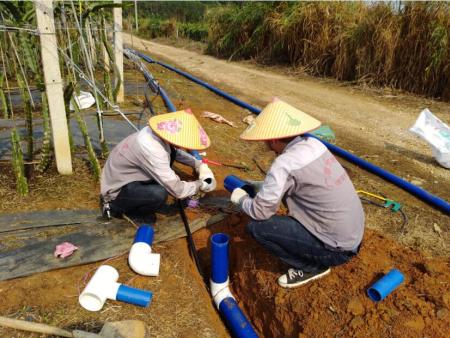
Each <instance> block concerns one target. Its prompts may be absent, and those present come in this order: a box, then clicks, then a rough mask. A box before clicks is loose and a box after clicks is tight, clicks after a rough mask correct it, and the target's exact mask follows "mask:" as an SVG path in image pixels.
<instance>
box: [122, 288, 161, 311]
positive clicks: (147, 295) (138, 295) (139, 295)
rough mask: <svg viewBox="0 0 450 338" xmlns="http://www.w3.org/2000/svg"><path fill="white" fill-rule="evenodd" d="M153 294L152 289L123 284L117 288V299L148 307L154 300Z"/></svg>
mask: <svg viewBox="0 0 450 338" xmlns="http://www.w3.org/2000/svg"><path fill="white" fill-rule="evenodd" d="M152 297H153V294H152V293H151V292H150V291H146V290H141V289H136V288H132V287H130V286H126V285H123V284H121V285H120V286H119V289H118V290H117V295H116V300H119V301H121V302H125V303H129V304H133V305H138V306H142V307H147V306H148V304H150V301H151V300H152Z"/></svg>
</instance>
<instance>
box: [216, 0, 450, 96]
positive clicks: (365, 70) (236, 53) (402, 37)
mask: <svg viewBox="0 0 450 338" xmlns="http://www.w3.org/2000/svg"><path fill="white" fill-rule="evenodd" d="M449 10H450V5H449V3H446V2H411V3H409V2H407V3H404V4H403V7H402V8H400V9H394V8H393V7H392V6H391V4H389V3H384V2H380V3H375V4H373V3H372V4H367V3H364V2H299V3H284V2H283V3H270V2H269V3H258V2H251V3H247V4H245V5H240V6H233V5H227V6H223V7H220V8H216V9H214V10H212V11H210V13H209V14H208V20H209V27H210V29H209V37H208V43H209V45H208V51H209V52H210V53H212V54H214V55H217V56H222V57H227V58H255V59H257V60H259V61H261V62H287V63H289V64H291V65H293V66H301V67H303V68H304V69H305V70H306V71H307V72H308V73H310V74H313V75H319V76H331V77H334V78H336V79H338V80H345V81H358V82H362V81H364V82H367V83H370V84H373V85H376V86H391V87H394V88H399V89H404V90H408V91H411V92H414V93H418V94H425V95H429V96H434V97H442V98H444V99H447V100H449V99H450V80H449V79H450V12H449Z"/></svg>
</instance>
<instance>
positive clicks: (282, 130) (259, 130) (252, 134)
mask: <svg viewBox="0 0 450 338" xmlns="http://www.w3.org/2000/svg"><path fill="white" fill-rule="evenodd" d="M320 125H321V122H320V121H319V120H316V119H315V118H314V117H312V116H310V115H308V114H306V113H304V112H302V111H301V110H298V109H297V108H294V107H292V106H291V105H289V104H287V103H286V102H283V101H281V100H279V99H276V98H275V99H274V100H273V101H272V102H271V103H269V104H268V105H267V106H266V107H265V108H264V109H263V110H262V111H261V113H260V114H259V115H258V116H257V117H256V118H255V119H254V120H253V121H252V122H251V123H250V125H249V126H248V127H247V129H245V130H244V132H243V133H242V134H241V138H242V139H244V140H250V141H266V140H275V139H281V138H287V137H292V136H297V135H301V134H304V133H307V132H309V131H311V130H314V129H316V128H318V127H320Z"/></svg>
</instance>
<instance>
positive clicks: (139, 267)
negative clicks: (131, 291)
mask: <svg viewBox="0 0 450 338" xmlns="http://www.w3.org/2000/svg"><path fill="white" fill-rule="evenodd" d="M153 234H154V230H153V227H152V226H150V225H146V224H143V225H141V226H140V227H139V229H138V230H137V232H136V236H135V238H134V243H133V246H132V247H131V249H130V254H129V255H128V264H129V265H130V267H131V269H132V270H133V271H134V272H136V273H138V274H140V275H143V276H158V275H159V266H160V261H161V256H160V254H155V253H152V247H151V245H152V243H153Z"/></svg>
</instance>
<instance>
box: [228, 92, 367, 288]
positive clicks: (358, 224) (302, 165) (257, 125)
mask: <svg viewBox="0 0 450 338" xmlns="http://www.w3.org/2000/svg"><path fill="white" fill-rule="evenodd" d="M319 126H320V122H319V121H318V120H316V119H315V118H313V117H311V116H309V115H307V114H306V113H304V112H302V111H300V110H297V109H295V108H294V107H292V106H290V105H288V104H287V103H285V102H282V101H280V100H278V99H274V101H273V102H271V103H270V104H269V105H267V106H266V107H265V108H264V110H263V111H262V112H261V113H260V115H259V116H258V117H256V119H255V120H254V121H253V123H252V124H250V125H249V127H248V128H247V129H246V130H245V131H244V132H243V133H242V135H241V138H242V139H245V140H254V141H266V142H267V143H268V145H269V147H270V148H271V149H272V150H274V151H275V152H276V153H277V154H279V156H278V157H277V158H276V159H275V161H274V162H273V164H272V166H271V168H270V170H269V171H268V173H267V176H266V178H265V180H264V182H262V184H260V185H259V188H258V187H256V186H255V188H256V190H257V194H256V195H255V197H254V198H251V197H250V196H249V195H248V194H247V192H246V191H244V190H243V189H240V188H237V189H235V190H233V192H232V195H231V201H232V202H233V203H235V204H238V205H240V207H241V208H242V210H243V211H244V212H245V213H246V214H247V215H249V216H250V217H251V218H252V219H253V220H252V221H251V222H250V223H249V224H248V225H247V229H248V231H249V232H250V234H251V235H252V236H253V238H254V239H255V240H256V241H257V242H258V243H260V244H261V245H262V246H263V247H265V248H266V249H267V250H269V251H270V252H271V253H273V254H274V255H275V256H277V257H279V258H280V259H281V260H282V261H283V262H285V263H287V264H288V265H289V266H291V267H292V268H290V269H289V270H288V272H287V273H286V274H283V275H282V276H280V277H279V278H278V283H279V285H281V286H282V287H287V288H292V287H296V286H299V285H302V284H305V283H307V282H309V281H311V280H314V279H317V278H320V277H322V276H324V275H326V274H328V273H329V272H330V266H336V265H340V264H343V263H345V262H347V261H348V260H349V259H350V258H352V257H353V256H355V255H356V254H357V253H358V250H359V246H360V243H361V240H362V237H363V233H364V212H363V209H362V205H361V202H360V199H359V198H358V195H357V193H356V191H355V189H354V187H353V184H352V182H351V181H350V179H349V177H348V175H347V173H346V172H345V170H344V168H343V167H342V166H341V165H340V164H339V162H338V161H337V160H336V158H335V157H334V156H333V154H331V153H330V152H329V151H328V149H327V148H326V147H325V146H324V145H323V144H322V142H320V141H319V140H317V139H315V138H313V137H308V136H302V134H304V133H306V132H308V131H311V130H313V129H316V128H318V127H319ZM282 201H283V202H284V204H285V205H286V206H287V208H288V209H289V214H288V216H278V215H275V214H276V212H277V210H278V207H279V205H280V203H281V202H282Z"/></svg>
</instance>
